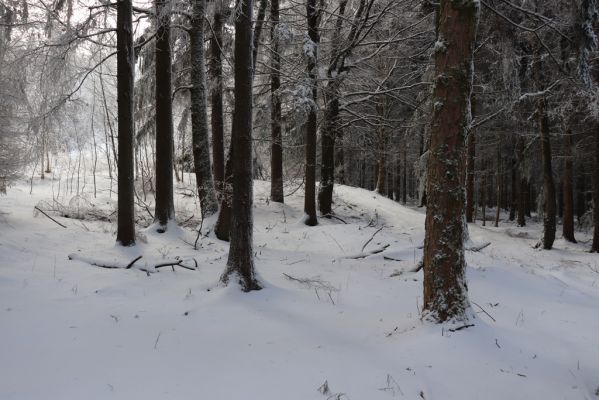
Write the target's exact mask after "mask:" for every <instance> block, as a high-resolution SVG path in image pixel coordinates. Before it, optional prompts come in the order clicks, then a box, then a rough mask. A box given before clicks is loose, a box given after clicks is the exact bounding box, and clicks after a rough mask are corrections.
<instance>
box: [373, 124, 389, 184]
mask: <svg viewBox="0 0 599 400" xmlns="http://www.w3.org/2000/svg"><path fill="white" fill-rule="evenodd" d="M378 136H379V154H378V161H377V165H378V173H377V180H376V189H375V190H376V192H377V193H378V194H381V195H385V187H386V180H387V157H386V151H387V149H386V147H387V143H385V133H384V132H380V134H379V135H378Z"/></svg>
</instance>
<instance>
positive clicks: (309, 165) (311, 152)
mask: <svg viewBox="0 0 599 400" xmlns="http://www.w3.org/2000/svg"><path fill="white" fill-rule="evenodd" d="M306 15H307V17H306V18H307V22H308V37H309V39H310V41H311V45H312V46H313V49H314V51H313V52H312V53H311V54H307V55H306V58H307V66H306V72H307V74H308V79H309V80H310V84H311V85H312V100H313V101H314V103H316V102H317V100H318V97H317V80H316V73H317V72H318V71H317V69H316V60H317V53H318V43H319V42H320V37H319V35H318V12H317V10H316V0H307V2H306ZM316 129H317V125H316V107H311V108H310V112H309V114H308V122H307V123H306V140H305V142H306V143H305V146H306V147H305V157H306V166H305V168H306V172H305V175H306V183H305V187H306V191H305V195H304V213H305V214H306V217H305V220H304V223H305V224H306V225H308V226H315V225H317V224H318V219H317V218H316Z"/></svg>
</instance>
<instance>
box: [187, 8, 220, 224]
mask: <svg viewBox="0 0 599 400" xmlns="http://www.w3.org/2000/svg"><path fill="white" fill-rule="evenodd" d="M205 14H206V0H192V17H191V28H190V30H189V38H190V40H189V42H190V54H191V77H190V81H191V90H190V97H191V107H190V111H191V135H192V136H191V139H192V148H193V162H194V169H195V174H196V184H197V187H198V195H199V198H200V206H201V210H202V218H206V217H209V216H211V215H213V214H214V213H216V212H217V211H218V203H217V200H216V193H215V191H214V181H213V180H212V168H211V165H210V151H209V145H208V143H209V139H208V102H207V99H206V93H207V88H206V68H205V65H206V59H205V54H204V17H205Z"/></svg>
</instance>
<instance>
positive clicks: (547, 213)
mask: <svg viewBox="0 0 599 400" xmlns="http://www.w3.org/2000/svg"><path fill="white" fill-rule="evenodd" d="M545 108H546V104H545V100H540V101H539V108H538V115H539V129H540V135H541V152H542V165H543V198H544V201H543V203H544V204H543V208H544V210H543V240H542V245H543V248H544V249H545V250H551V248H552V247H553V242H554V241H555V222H556V216H555V214H556V209H555V185H554V182H553V169H552V168H551V140H550V138H549V118H548V116H547V113H546V110H545Z"/></svg>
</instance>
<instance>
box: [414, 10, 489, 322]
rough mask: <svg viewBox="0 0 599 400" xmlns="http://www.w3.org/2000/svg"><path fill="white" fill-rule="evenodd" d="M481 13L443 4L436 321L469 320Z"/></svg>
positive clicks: (427, 274)
mask: <svg viewBox="0 0 599 400" xmlns="http://www.w3.org/2000/svg"><path fill="white" fill-rule="evenodd" d="M479 11H480V4H479V2H478V1H477V0H464V1H460V2H457V1H452V0H441V2H440V9H439V20H438V37H437V43H436V44H435V54H434V62H435V87H434V91H433V102H434V103H433V110H434V111H433V117H432V123H431V143H430V156H429V161H428V172H427V211H426V222H425V229H426V233H425V240H424V260H423V262H424V263H423V265H424V305H423V311H424V316H425V317H426V318H427V319H430V320H432V321H435V322H444V321H450V320H466V319H468V318H469V315H468V309H469V306H470V305H469V301H468V294H467V292H468V289H467V284H466V278H465V259H464V242H463V241H464V234H463V229H464V224H463V218H464V207H465V198H464V180H465V172H466V171H465V160H464V148H465V140H466V135H467V132H468V129H469V125H470V95H471V91H472V77H473V62H472V60H473V54H474V45H475V41H476V31H477V25H478V14H479Z"/></svg>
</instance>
